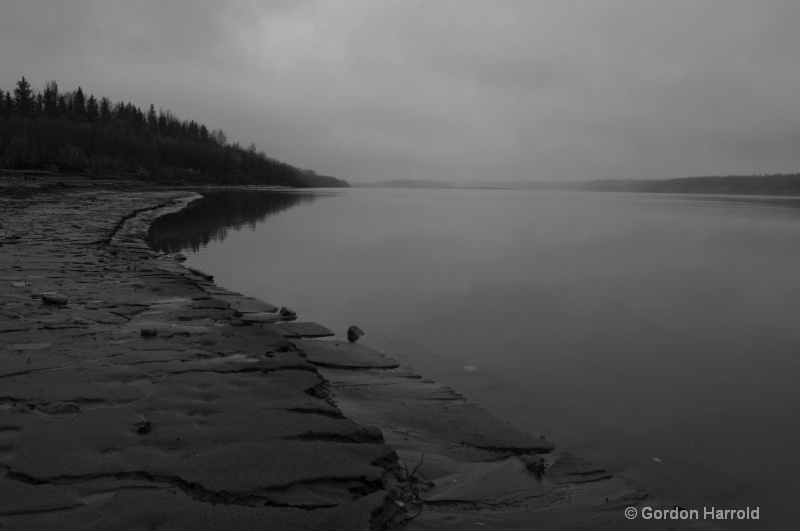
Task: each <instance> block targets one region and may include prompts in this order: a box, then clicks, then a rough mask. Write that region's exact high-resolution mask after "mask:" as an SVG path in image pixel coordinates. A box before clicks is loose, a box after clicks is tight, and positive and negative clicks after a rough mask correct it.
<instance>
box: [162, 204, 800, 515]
mask: <svg viewBox="0 0 800 531" xmlns="http://www.w3.org/2000/svg"><path fill="white" fill-rule="evenodd" d="M151 234H152V241H151V244H152V245H153V246H154V248H156V249H161V250H164V251H168V252H177V251H182V252H184V253H186V254H188V255H189V262H188V263H189V264H190V265H193V266H196V267H199V268H201V269H203V270H205V271H207V272H209V273H211V274H213V275H215V277H216V281H217V283H218V284H220V285H222V286H225V287H228V288H230V289H234V290H237V291H240V292H243V293H246V294H249V295H253V296H256V297H258V298H261V299H263V300H265V301H268V302H271V303H273V304H278V305H285V306H288V307H290V308H292V309H294V310H296V311H297V312H298V313H299V315H300V318H301V320H315V321H318V322H320V323H322V324H324V325H326V326H328V327H330V328H332V329H334V330H335V331H337V333H338V334H339V335H340V336H343V335H344V333H345V330H346V328H347V327H348V326H349V325H351V324H357V325H358V326H359V327H361V328H362V329H364V330H365V331H366V332H367V333H368V336H366V337H365V338H364V339H363V341H364V342H365V343H367V344H369V345H372V346H375V347H377V348H379V349H381V350H383V351H384V352H387V353H389V354H391V355H392V356H393V357H394V358H396V359H398V360H399V361H400V362H402V363H403V364H405V365H408V366H411V367H413V368H415V369H417V370H418V371H419V372H420V373H422V374H423V375H425V376H426V377H430V378H433V379H435V380H437V381H439V382H442V383H447V384H450V385H452V386H453V387H455V388H456V389H457V390H458V391H460V392H462V393H463V394H466V395H467V396H468V397H470V398H472V399H474V400H476V401H478V402H480V403H483V404H484V405H486V406H487V407H489V408H490V409H492V410H493V411H495V412H497V413H498V414H500V415H501V416H503V417H505V418H507V419H510V420H512V421H513V422H515V423H517V424H519V425H521V426H523V427H527V428H529V429H530V430H531V431H534V432H539V433H542V434H544V435H546V436H548V437H549V438H551V439H552V440H554V441H555V442H556V445H557V449H570V450H573V451H576V452H580V453H582V454H584V455H588V456H589V457H590V458H593V459H595V460H596V461H598V462H599V463H601V464H603V465H605V466H607V467H609V468H610V469H612V471H613V472H614V473H616V474H617V475H619V476H621V477H623V478H625V479H627V480H628V481H630V482H632V483H634V484H636V485H639V486H642V487H645V488H647V489H648V490H649V491H650V492H651V494H653V495H655V496H657V497H662V498H667V499H670V500H672V501H674V502H676V503H678V504H679V505H681V506H682V507H685V508H690V509H695V508H696V509H699V510H700V511H701V512H702V509H703V507H711V506H714V507H716V508H727V509H743V508H745V507H748V506H749V507H760V515H761V521H760V522H749V523H743V524H739V525H730V526H729V527H730V528H734V529H736V528H741V529H780V528H787V527H788V526H789V524H791V523H794V522H795V521H796V519H797V517H796V515H794V514H793V512H792V511H791V509H793V505H794V502H795V498H796V495H797V494H798V492H800V488H798V487H797V481H798V477H799V476H800V458H798V456H797V452H798V449H800V426H798V423H797V422H796V419H797V412H798V410H799V409H800V386H798V377H800V358H798V352H799V351H800V349H799V348H798V346H800V201H798V200H795V199H786V198H783V199H780V198H772V199H770V198H742V197H723V196H688V195H643V194H619V195H618V194H603V193H580V192H563V193H561V192H538V191H511V190H388V189H386V190H384V189H349V190H340V191H316V192H290V193H282V192H246V193H241V192H233V191H227V192H222V193H209V194H208V196H207V198H206V199H204V200H201V201H197V202H195V203H192V204H191V205H190V206H189V208H188V209H187V210H185V211H183V212H180V213H177V214H173V215H170V216H165V217H164V218H161V219H160V220H159V221H157V222H156V224H154V226H153V228H152V231H151ZM465 367H468V369H465ZM472 367H474V368H475V369H476V370H469V369H471V368H472Z"/></svg>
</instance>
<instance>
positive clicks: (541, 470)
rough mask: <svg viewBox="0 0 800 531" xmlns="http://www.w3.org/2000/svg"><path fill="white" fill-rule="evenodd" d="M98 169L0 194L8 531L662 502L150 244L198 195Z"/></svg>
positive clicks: (541, 513) (609, 512)
mask: <svg viewBox="0 0 800 531" xmlns="http://www.w3.org/2000/svg"><path fill="white" fill-rule="evenodd" d="M90 184H91V183H90ZM90 184H87V185H85V186H80V187H74V186H70V187H55V186H53V185H52V184H49V185H44V186H38V185H26V186H23V187H21V188H20V187H17V186H8V185H4V186H2V187H0V529H2V531H6V530H11V529H37V530H47V529H90V530H95V529H96V530H115V529H120V530H122V529H126V530H128V529H134V530H137V529H141V530H144V529H148V530H149V529H194V530H198V529H326V530H327V529H383V528H407V529H465V528H481V527H483V528H488V529H509V528H521V529H575V528H580V527H582V528H584V529H621V528H631V529H638V528H641V527H642V525H645V524H642V523H641V522H638V521H628V520H627V519H626V518H625V517H624V515H623V510H624V509H625V508H626V507H629V506H633V507H640V506H642V505H643V504H647V505H649V506H658V505H659V504H657V503H656V502H654V501H653V500H650V499H648V498H647V495H646V493H645V492H643V491H641V490H638V489H635V488H633V487H631V486H629V485H627V484H625V483H623V482H622V481H620V480H618V479H616V478H613V477H611V475H610V474H609V473H608V472H607V471H605V470H604V469H603V468H602V467H599V466H597V465H595V464H593V463H589V462H587V461H585V460H583V459H581V458H580V457H579V456H572V455H567V454H560V453H558V452H556V451H555V450H554V444H553V443H552V442H551V441H549V440H548V439H546V438H544V437H542V436H540V435H538V434H534V433H530V432H529V431H527V430H524V429H522V428H519V427H516V426H513V425H511V424H509V423H507V422H506V421H504V420H502V419H501V418H500V417H498V416H496V415H494V414H493V413H491V412H489V411H487V410H486V409H484V408H483V407H481V406H480V405H478V404H475V403H472V402H470V401H468V400H467V399H465V398H464V397H463V396H461V395H459V394H458V393H457V392H455V391H454V390H452V389H449V388H446V387H442V386H440V385H437V384H436V383H435V382H432V381H429V380H425V379H423V378H422V377H420V376H419V375H417V374H415V373H413V372H412V371H409V370H408V369H405V368H403V367H401V366H399V364H398V363H397V362H395V361H394V360H392V359H390V358H387V357H386V356H384V355H383V354H381V353H380V352H377V351H375V350H372V349H370V348H369V347H366V346H363V345H360V344H358V343H356V344H351V343H348V342H347V341H346V340H345V341H343V340H339V339H336V337H335V336H334V333H333V332H332V331H330V330H328V329H327V328H325V327H324V326H322V325H320V324H317V323H304V322H301V321H298V320H297V319H296V316H294V315H293V314H292V313H291V312H288V311H286V310H285V309H283V311H282V309H281V308H280V307H278V306H276V305H273V304H269V303H266V302H263V301H259V300H256V299H253V298H249V297H246V296H244V295H242V294H238V293H234V292H231V291H228V290H226V289H224V288H223V287H220V286H217V285H216V284H214V282H213V277H212V276H211V275H210V274H209V273H212V274H213V272H202V271H196V270H190V269H188V268H186V267H184V266H183V265H181V263H180V262H178V261H177V260H175V257H172V256H165V255H159V254H157V253H155V252H154V251H152V250H151V249H150V248H149V247H147V245H146V244H145V243H144V237H145V235H146V231H147V227H148V226H149V224H150V222H151V221H152V220H153V219H155V218H156V217H157V216H159V215H163V214H165V213H168V212H172V211H175V210H177V209H180V208H183V206H184V205H185V204H186V203H187V202H189V201H191V200H192V199H193V198H195V197H197V196H196V194H193V193H190V192H181V191H154V190H152V189H150V190H148V189H144V188H142V187H141V186H139V187H137V186H136V185H134V184H131V185H129V186H128V187H127V188H126V189H121V188H120V186H119V185H117V186H116V187H113V188H108V187H101V186H95V185H90ZM342 332H343V331H342ZM543 407H544V406H543ZM661 506H663V505H661ZM663 507H664V508H668V506H663ZM646 526H647V528H648V529H651V528H653V529H670V528H673V529H675V528H681V523H679V522H648V523H647V524H646Z"/></svg>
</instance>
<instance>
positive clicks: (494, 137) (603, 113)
mask: <svg viewBox="0 0 800 531" xmlns="http://www.w3.org/2000/svg"><path fill="white" fill-rule="evenodd" d="M799 21H800V2H798V1H796V0H786V1H765V0H758V1H738V0H684V1H681V0H662V1H647V0H629V1H608V0H587V1H575V0H569V1H566V0H553V1H536V0H520V1H494V0H493V1H489V0H484V1H481V2H478V1H471V0H452V1H442V0H436V1H434V0H431V1H416V0H398V1H383V0H254V1H236V0H229V1H225V2H222V1H216V0H213V1H212V0H208V1H206V0H135V1H133V0H131V1H115V0H98V1H90V0H70V1H68V2H67V1H63V2H56V1H52V0H0V88H2V89H3V90H9V89H12V88H13V87H14V84H15V83H16V81H17V80H19V78H20V77H21V76H25V77H26V78H27V79H28V81H30V82H31V84H32V85H33V86H34V87H35V88H42V87H43V86H44V84H45V83H46V82H47V81H48V80H50V79H55V80H56V81H57V82H58V83H59V88H60V89H61V90H62V91H68V90H74V89H76V88H77V87H78V86H81V87H82V88H83V90H84V91H85V92H86V93H87V94H88V93H92V94H94V95H95V96H97V97H100V96H108V97H110V98H111V99H112V100H113V101H118V100H125V101H132V102H133V103H134V104H136V105H138V106H140V107H142V108H146V107H147V106H149V105H150V103H154V104H155V106H156V108H159V107H163V108H164V109H170V110H172V111H173V112H174V113H175V114H176V115H178V116H179V117H181V118H187V119H195V120H197V121H198V122H201V123H205V124H206V125H207V126H208V127H209V128H210V129H215V128H221V129H223V130H224V131H225V133H226V134H227V135H228V139H229V140H230V141H231V142H234V141H238V142H240V143H241V144H242V145H244V146H248V145H250V143H255V144H256V146H257V147H258V149H259V150H264V151H266V152H267V154H268V155H270V156H272V157H275V158H277V159H280V160H284V161H286V162H289V163H291V164H294V165H297V166H300V167H303V168H312V169H315V170H316V171H318V172H320V173H323V174H329V175H335V176H337V177H342V178H344V179H347V180H350V181H352V182H369V181H378V180H386V179H400V178H422V179H444V180H453V181H457V180H461V181H469V180H511V179H514V180H521V179H522V180H585V179H598V178H665V177H680V176H690V175H718V174H743V173H744V174H747V173H772V172H798V171H800V31H799V30H798V22H799Z"/></svg>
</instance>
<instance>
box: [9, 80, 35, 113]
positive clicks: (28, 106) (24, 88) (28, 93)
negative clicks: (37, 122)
mask: <svg viewBox="0 0 800 531" xmlns="http://www.w3.org/2000/svg"><path fill="white" fill-rule="evenodd" d="M14 110H15V111H17V113H18V114H19V115H20V116H30V115H31V114H33V91H32V90H31V84H30V83H28V82H27V80H26V79H25V76H22V79H20V80H19V81H17V87H16V88H15V89H14Z"/></svg>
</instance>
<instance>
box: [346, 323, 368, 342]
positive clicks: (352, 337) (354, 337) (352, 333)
mask: <svg viewBox="0 0 800 531" xmlns="http://www.w3.org/2000/svg"><path fill="white" fill-rule="evenodd" d="M363 335H364V331H363V330H361V329H360V328H359V327H357V326H356V325H353V326H351V327H350V328H348V329H347V340H348V341H349V342H350V343H355V342H356V341H358V340H359V339H361V338H362V337H363Z"/></svg>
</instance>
